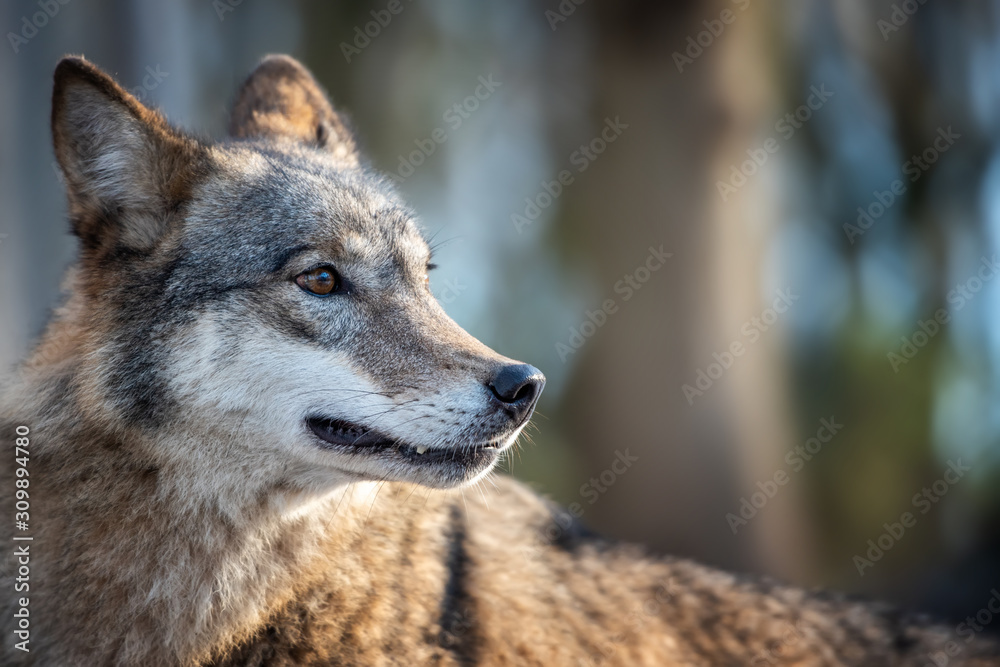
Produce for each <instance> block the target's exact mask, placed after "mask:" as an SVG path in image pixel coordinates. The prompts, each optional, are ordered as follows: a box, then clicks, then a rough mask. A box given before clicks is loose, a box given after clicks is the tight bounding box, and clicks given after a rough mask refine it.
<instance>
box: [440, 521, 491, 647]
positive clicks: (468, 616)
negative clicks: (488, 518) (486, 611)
mask: <svg viewBox="0 0 1000 667" xmlns="http://www.w3.org/2000/svg"><path fill="white" fill-rule="evenodd" d="M466 539H467V536H466V527H465V519H464V517H463V516H462V511H461V510H460V509H459V507H458V505H452V507H451V536H450V538H449V541H448V563H447V565H448V581H447V582H446V583H445V588H444V597H443V598H442V599H441V616H440V621H439V623H440V625H441V634H440V635H439V636H438V643H439V644H440V646H441V647H442V648H444V649H447V650H449V651H451V653H452V655H454V656H455V660H456V661H457V662H458V664H460V665H477V664H479V659H480V655H479V653H480V647H481V646H482V640H481V638H480V636H479V631H478V627H477V621H476V608H475V600H474V599H473V598H472V595H471V594H470V592H469V589H468V584H469V582H468V578H469V571H470V569H471V563H470V561H469V553H468V550H467V548H466V544H465V542H466Z"/></svg>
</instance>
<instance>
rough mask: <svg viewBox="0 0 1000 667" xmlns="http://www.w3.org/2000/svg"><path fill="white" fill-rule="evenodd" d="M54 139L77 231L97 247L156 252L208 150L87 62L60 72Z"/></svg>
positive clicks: (64, 63)
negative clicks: (153, 248) (160, 239)
mask: <svg viewBox="0 0 1000 667" xmlns="http://www.w3.org/2000/svg"><path fill="white" fill-rule="evenodd" d="M52 140H53V144H54V146H55V154H56V159H57V160H58V161H59V166H60V167H61V168H62V172H63V175H64V176H65V177H66V186H67V189H68V191H69V200H70V217H71V220H72V224H73V231H74V233H76V235H77V236H79V237H80V239H81V241H82V242H83V243H84V244H85V246H87V247H92V248H94V247H98V246H105V247H107V246H115V245H124V246H125V247H127V248H131V249H135V250H147V249H149V248H151V247H152V246H153V244H154V243H155V242H156V240H157V239H158V238H159V237H160V235H161V234H162V233H163V231H164V230H165V229H166V226H167V223H168V222H169V218H170V215H171V213H172V211H174V210H175V209H176V208H177V206H178V205H179V204H181V203H182V202H183V201H184V200H185V199H186V198H187V197H188V194H189V192H190V189H191V184H192V182H193V179H194V178H195V176H196V175H197V173H198V170H199V169H200V168H201V166H202V165H204V164H205V155H206V151H205V149H204V147H203V146H201V145H200V144H198V142H196V141H194V140H192V139H189V138H187V137H185V136H183V135H182V134H180V133H179V132H177V131H176V130H174V129H173V128H171V127H170V126H169V125H168V124H167V122H166V121H165V120H164V119H163V117H162V116H160V114H158V113H156V112H155V111H152V110H150V109H147V108H146V107H144V106H143V105H142V104H141V103H140V102H139V101H138V100H137V99H135V98H134V97H132V96H131V95H129V94H128V93H127V92H126V91H125V90H124V89H122V88H121V86H119V85H118V84H117V83H115V81H114V80H113V79H112V78H111V77H109V76H108V75H107V74H105V73H104V72H102V71H101V70H100V69H98V68H97V67H95V66H94V65H92V64H91V63H89V62H87V61H86V60H84V59H83V58H76V57H69V58H64V59H63V60H61V61H60V62H59V65H58V66H57V67H56V71H55V87H54V89H53V92H52Z"/></svg>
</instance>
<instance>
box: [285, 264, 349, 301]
mask: <svg viewBox="0 0 1000 667" xmlns="http://www.w3.org/2000/svg"><path fill="white" fill-rule="evenodd" d="M295 284H296V285H298V286H299V287H301V288H302V289H304V290H305V291H307V292H309V293H310V294H315V295H316V296H329V295H330V294H333V293H334V292H336V291H338V290H339V289H340V276H338V275H337V272H336V271H335V270H334V269H333V267H332V266H320V267H317V268H315V269H310V270H309V271H306V272H304V273H300V274H299V275H297V276H295Z"/></svg>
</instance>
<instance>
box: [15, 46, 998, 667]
mask: <svg viewBox="0 0 1000 667" xmlns="http://www.w3.org/2000/svg"><path fill="white" fill-rule="evenodd" d="M52 128H53V137H54V144H55V152H56V157H57V159H58V161H59V164H60V166H61V168H62V170H63V173H64V175H65V177H66V182H67V190H68V202H69V218H70V223H71V229H72V231H73V233H74V234H75V235H76V236H77V237H78V238H79V241H80V254H79V259H78V261H77V262H76V264H75V266H74V267H73V268H72V269H71V270H70V271H69V272H68V274H67V277H66V280H65V283H64V286H65V295H64V305H63V306H62V307H61V308H60V309H59V310H58V311H57V312H56V313H55V315H54V317H53V319H52V322H51V323H50V324H49V326H48V328H47V330H46V332H45V334H44V335H43V337H42V339H41V341H40V342H39V344H38V346H37V347H36V348H35V350H34V351H33V353H32V354H31V356H30V357H29V358H28V360H27V361H26V362H25V363H24V364H23V365H22V366H21V367H20V368H19V369H18V370H17V372H16V373H15V374H14V376H13V377H12V378H11V381H10V382H9V383H8V384H7V386H6V387H5V391H4V398H3V403H2V405H3V410H2V413H0V414H2V419H0V435H2V437H3V442H4V443H6V444H7V445H10V444H11V443H13V442H14V437H15V428H16V427H17V426H19V425H23V426H26V427H28V428H29V429H30V440H31V444H30V452H31V454H30V463H29V468H30V492H31V495H30V502H31V533H32V536H33V537H34V540H33V541H32V542H31V543H30V549H31V561H30V563H31V579H30V591H29V592H27V593H24V595H25V596H26V597H29V598H30V614H31V616H30V618H31V633H32V634H31V641H30V649H31V650H30V653H24V652H21V651H18V650H17V649H15V648H14V642H13V641H12V639H11V637H12V633H11V629H12V628H11V622H12V619H13V617H12V614H13V611H14V609H15V605H16V604H17V603H16V598H17V596H16V595H15V594H14V593H13V592H12V591H13V590H14V582H13V581H12V579H13V577H14V576H15V572H16V565H17V564H16V562H15V559H13V558H8V559H6V560H5V561H4V563H3V573H2V574H3V581H2V582H0V588H2V589H3V590H4V591H5V592H4V594H3V595H0V618H3V621H2V623H3V627H4V632H3V637H4V640H3V642H2V648H0V663H2V664H4V665H8V664H11V665H13V664H36V665H45V666H49V665H58V666H62V665H74V666H75V665H121V666H125V665H142V666H144V667H145V666H149V667H158V666H167V665H183V666H194V665H207V664H216V665H224V664H229V665H387V664H399V665H429V664H436V665H472V664H482V665H546V666H549V665H594V664H618V665H650V666H653V665H655V666H658V667H659V666H665V665H731V664H733V665H735V664H751V665H775V664H786V665H816V664H828V665H837V664H851V665H883V664H886V665H888V664H893V665H923V664H925V663H926V662H927V660H926V655H927V653H928V652H929V651H932V650H934V651H939V650H941V649H942V646H943V645H944V642H945V641H947V640H949V639H951V638H952V637H951V636H950V635H949V633H948V632H947V630H946V629H943V628H940V627H935V626H929V625H927V624H926V623H924V622H923V621H922V620H920V619H917V618H912V617H907V616H902V615H900V614H897V613H895V612H893V611H891V610H889V609H886V608H884V607H881V606H877V605H869V604H863V603H858V602H851V601H846V600H843V599H841V598H838V597H835V596H827V595H810V594H806V593H804V592H802V591H798V590H795V589H790V588H784V587H780V586H775V585H772V584H768V583H763V582H758V581H752V580H749V579H740V578H737V577H734V576H732V575H729V574H725V573H721V572H717V571H713V570H710V569H708V568H704V567H701V566H698V565H695V564H692V563H689V562H685V561H678V560H670V559H663V560H656V559H650V558H646V557H645V556H644V555H643V554H642V553H641V552H640V551H639V550H638V549H636V548H633V547H628V546H622V545H618V544H615V543H612V542H609V541H605V540H602V539H600V538H598V537H596V536H594V535H592V534H590V533H589V532H587V531H586V530H585V529H584V528H583V527H582V526H580V525H579V524H578V523H577V522H576V521H575V520H573V519H572V517H570V516H569V515H567V514H565V513H564V512H562V511H560V510H559V509H558V508H556V507H555V506H553V505H551V504H549V503H547V502H546V501H544V500H543V499H541V498H540V497H538V496H537V495H535V494H534V493H532V492H530V491H529V490H527V489H526V488H525V487H524V486H522V485H520V484H518V483H516V482H514V481H512V480H510V479H509V478H506V477H502V476H495V477H491V476H490V469H491V467H492V465H491V464H484V465H482V466H478V467H476V466H471V467H470V466H463V465H461V464H459V463H456V460H459V459H458V455H459V454H460V453H461V452H463V451H466V450H467V449H468V448H470V447H472V446H474V445H477V444H482V443H486V442H499V443H501V444H502V445H503V447H504V451H503V452H501V453H500V455H506V456H509V455H510V453H511V452H512V451H514V450H513V449H512V447H513V443H514V441H515V440H516V439H517V437H518V435H519V434H520V432H521V430H522V429H523V428H524V426H525V425H524V423H514V422H512V421H511V418H510V417H509V415H506V414H505V413H504V411H503V410H502V409H499V408H498V407H497V405H496V403H495V401H493V400H492V398H491V395H490V390H489V388H488V382H489V379H490V378H491V377H492V376H493V374H494V373H495V372H496V370H497V368H499V367H500V366H501V365H502V364H505V363H509V360H507V359H506V358H504V357H501V356H500V355H498V354H496V353H495V352H493V351H492V350H490V349H488V348H487V347H485V346H484V345H482V344H481V343H479V342H478V341H476V340H475V339H473V338H472V337H471V336H469V335H468V334H467V333H465V332H464V331H463V330H462V329H460V328H459V327H458V326H457V325H455V323H454V322H452V321H451V320H450V319H449V318H448V317H447V315H445V313H444V312H443V311H442V309H441V308H440V306H439V305H438V304H437V302H436V301H435V300H434V298H433V297H432V296H431V294H430V292H429V291H428V290H427V287H426V285H425V276H424V274H425V271H426V265H427V262H428V248H427V244H426V243H425V241H424V239H423V237H422V236H421V233H420V231H419V228H418V225H417V223H416V221H415V217H414V215H413V213H412V212H411V211H410V210H409V209H408V208H407V207H406V205H405V203H403V202H402V200H401V199H400V197H399V195H398V194H397V193H395V191H394V190H393V188H392V186H391V185H390V184H389V183H388V182H387V181H386V180H384V179H383V178H381V177H380V176H378V175H377V174H375V173H373V172H372V171H370V170H369V169H368V168H366V167H365V162H364V160H363V158H362V157H361V155H360V153H359V152H358V149H357V142H356V140H355V139H354V137H353V135H352V134H351V133H350V130H349V126H348V123H347V122H346V121H345V120H344V119H343V117H342V116H340V115H339V114H337V113H336V112H334V110H333V108H332V106H331V105H330V103H329V102H328V100H327V98H326V96H325V94H324V93H323V91H322V90H321V89H320V88H319V86H318V85H317V84H316V82H315V81H314V80H313V78H312V76H311V75H310V74H309V73H308V72H307V71H306V70H305V69H304V68H303V67H302V66H301V65H299V64H298V63H297V62H295V61H294V60H292V59H290V58H287V57H281V56H278V57H271V58H267V59H265V60H264V61H263V62H262V63H261V65H260V66H259V67H258V69H257V70H256V71H255V72H254V73H253V74H252V75H251V76H250V78H249V79H248V80H247V82H246V83H245V84H244V85H243V86H242V87H241V89H240V90H239V92H238V93H237V95H236V101H235V104H234V110H233V113H232V122H231V126H230V135H231V136H230V138H229V139H228V140H226V141H223V142H219V143H208V142H205V141H201V140H196V139H194V138H191V137H189V136H187V135H185V134H183V133H180V132H178V131H176V130H174V129H173V128H171V127H170V126H169V125H168V124H167V123H166V121H165V120H164V119H163V118H162V117H161V116H159V114H157V113H156V112H154V111H151V110H149V109H147V108H145V107H143V106H142V105H141V104H139V103H138V102H137V101H136V100H135V99H134V98H132V97H131V96H129V95H128V94H127V93H126V92H124V91H123V90H122V89H121V88H120V87H119V86H118V85H117V84H116V83H115V82H114V81H113V80H112V79H110V78H109V77H108V76H107V75H105V74H104V73H102V72H101V71H100V70H98V69H97V68H95V67H94V66H93V65H91V64H89V63H88V62H86V61H85V60H82V59H79V58H71V59H67V60H64V61H63V62H61V63H60V65H59V66H58V68H57V70H56V75H55V91H54V94H53V117H52ZM326 263H328V264H330V265H332V266H334V267H336V269H337V271H338V272H340V273H341V274H342V275H343V276H344V278H345V279H346V280H347V281H348V282H349V283H350V285H351V291H350V293H345V294H334V295H331V296H329V297H326V298H318V297H316V296H315V295H311V294H309V293H307V292H306V291H305V290H303V289H301V288H300V287H299V286H298V285H296V283H295V280H294V278H295V276H296V275H298V274H299V273H301V272H303V271H307V270H309V269H311V268H314V267H315V266H316V265H317V264H326ZM316 415H321V416H323V417H324V418H330V419H342V420H346V421H349V422H351V423H356V424H360V425H362V426H364V427H367V428H371V429H375V430H377V431H379V432H381V433H383V434H385V435H386V436H387V437H389V438H391V439H392V440H393V441H397V442H399V443H405V444H406V445H407V446H419V447H420V448H421V450H422V449H423V448H424V447H426V448H427V449H428V451H432V452H433V451H441V452H446V453H450V454H451V455H452V456H453V458H452V459H443V460H442V463H441V464H440V465H423V464H421V462H420V461H421V460H420V459H419V457H417V456H416V455H411V456H410V458H409V459H404V458H401V457H400V456H393V455H392V453H391V451H383V450H381V449H380V450H378V451H376V452H371V453H369V455H355V454H351V453H346V452H343V451H335V450H332V449H331V448H329V447H326V446H324V443H323V441H321V440H320V439H319V438H317V437H316V435H315V434H314V433H313V432H311V431H310V430H309V428H308V427H307V425H306V419H307V418H308V417H310V416H316ZM626 444H627V443H626ZM9 455H10V454H9ZM11 470H12V469H11V467H10V465H9V463H8V464H5V465H4V466H3V472H2V473H0V494H2V497H3V499H4V502H3V507H4V512H5V514H4V516H5V517H8V518H10V517H12V516H13V500H14V499H13V495H12V492H13V490H14V483H13V481H14V480H13V477H12V472H11ZM442 489H444V490H442ZM650 511H657V510H656V508H651V510H650ZM0 525H2V526H3V529H2V531H0V537H2V538H3V541H4V543H5V544H7V545H10V544H13V542H12V541H11V540H10V537H11V535H10V534H9V532H10V530H11V525H10V522H9V521H7V520H4V521H3V522H0ZM5 548H6V549H8V553H10V551H9V546H8V547H5ZM998 655H1000V654H998V653H997V649H996V646H995V645H993V644H991V643H990V642H989V641H987V640H986V639H984V638H978V639H977V640H976V641H975V643H973V644H969V645H964V646H963V647H962V652H961V654H960V655H959V656H958V657H957V658H952V661H951V662H950V663H949V664H952V665H955V664H964V665H987V664H996V660H997V656H998ZM977 656H978V657H977ZM991 656H992V657H991Z"/></svg>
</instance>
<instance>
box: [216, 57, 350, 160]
mask: <svg viewBox="0 0 1000 667" xmlns="http://www.w3.org/2000/svg"><path fill="white" fill-rule="evenodd" d="M229 134H230V135H232V136H233V137H236V138H238V139H252V138H258V137H261V138H265V137H266V138H271V139H291V140H293V141H298V142H300V143H303V144H306V145H308V146H313V147H315V148H323V149H326V150H328V151H330V152H331V153H333V154H334V156H336V157H337V158H339V159H341V160H343V161H344V162H345V163H347V164H351V165H357V164H358V148H357V142H355V140H354V136H353V135H352V134H351V131H350V130H349V129H348V127H347V124H346V123H345V122H344V120H343V118H341V117H340V116H339V115H338V114H337V112H336V111H334V110H333V105H331V104H330V100H329V99H328V98H327V96H326V93H324V92H323V89H322V88H321V87H320V85H319V84H318V83H317V82H316V79H314V78H313V76H312V74H310V73H309V70H307V69H306V68H305V67H303V66H302V65H301V64H300V63H299V61H297V60H295V59H294V58H292V57H290V56H280V55H279V56H267V57H265V58H264V59H263V60H261V61H260V64H259V65H257V68H256V69H255V70H254V71H253V72H252V73H251V74H250V76H249V77H247V80H246V81H245V82H244V83H243V86H242V87H241V88H240V91H239V93H237V96H236V102H235V104H233V111H232V114H231V116H230V121H229Z"/></svg>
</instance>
